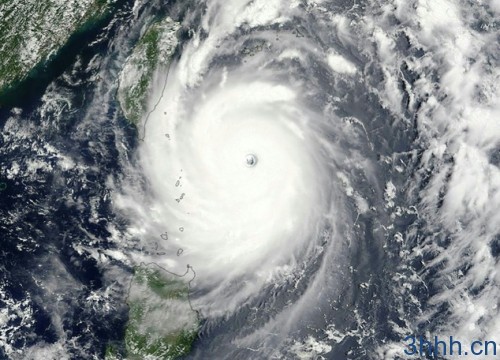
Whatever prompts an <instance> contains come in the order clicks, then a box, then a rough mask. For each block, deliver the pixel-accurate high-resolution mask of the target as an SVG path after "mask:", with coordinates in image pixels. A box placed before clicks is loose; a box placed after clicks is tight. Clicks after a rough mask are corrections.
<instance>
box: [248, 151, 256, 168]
mask: <svg viewBox="0 0 500 360" xmlns="http://www.w3.org/2000/svg"><path fill="white" fill-rule="evenodd" d="M245 161H246V164H247V166H248V167H254V166H255V165H256V164H257V156H255V155H254V154H248V155H247V156H245Z"/></svg>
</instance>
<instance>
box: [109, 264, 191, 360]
mask: <svg viewBox="0 0 500 360" xmlns="http://www.w3.org/2000/svg"><path fill="white" fill-rule="evenodd" d="M186 280H187V279H185V276H179V275H176V274H172V273H169V272H168V271H166V270H164V269H162V268H161V267H159V266H158V265H156V264H147V265H145V264H142V265H141V266H139V267H137V268H136V269H135V271H134V277H133V278H132V281H131V283H130V289H129V294H128V299H127V304H128V306H129V319H128V322H127V325H126V328H125V336H124V343H125V344H124V348H125V351H124V354H120V352H119V350H118V347H115V346H112V345H109V346H108V347H107V348H106V352H105V359H106V360H118V359H129V360H144V359H150V360H153V359H158V360H160V359H161V360H173V359H177V358H179V357H181V356H183V355H186V354H188V353H189V352H190V350H191V347H192V344H193V342H194V340H195V339H196V337H197V335H198V328H199V319H198V314H197V313H196V311H195V310H193V309H192V307H191V303H190V301H189V282H186Z"/></svg>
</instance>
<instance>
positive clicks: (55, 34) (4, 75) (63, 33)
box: [0, 0, 115, 94]
mask: <svg viewBox="0 0 500 360" xmlns="http://www.w3.org/2000/svg"><path fill="white" fill-rule="evenodd" d="M114 1H115V0H44V1H36V0H17V1H6V0H0V39H1V41H0V94H1V93H3V92H4V91H6V90H8V89H10V88H12V87H14V86H16V85H17V84H18V83H19V82H21V81H23V80H24V79H26V77H27V76H29V74H30V72H31V71H33V69H34V68H36V67H37V66H43V64H44V63H46V62H47V61H50V59H51V58H52V57H53V56H54V55H55V54H57V52H58V51H59V50H60V48H61V47H62V46H64V44H65V43H66V42H67V41H68V39H69V38H70V36H71V35H72V34H74V33H75V31H78V30H80V29H82V28H83V27H85V26H86V25H88V24H89V23H90V22H92V21H95V20H97V19H99V18H100V17H102V16H103V15H104V14H105V13H106V10H107V9H108V6H109V5H110V4H111V3H113V2H114Z"/></svg>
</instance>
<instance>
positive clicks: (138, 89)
mask: <svg viewBox="0 0 500 360" xmlns="http://www.w3.org/2000/svg"><path fill="white" fill-rule="evenodd" d="M179 29H180V23H178V22H175V21H173V20H172V19H171V18H169V17H166V18H164V19H163V20H161V21H157V22H155V23H153V24H152V25H151V26H150V27H149V28H148V29H147V30H146V32H145V33H144V34H143V35H142V37H141V38H140V40H139V41H138V43H137V45H136V46H135V48H134V49H133V51H132V53H131V54H130V56H129V57H128V59H127V61H126V63H125V66H124V67H123V70H122V72H121V74H120V85H119V89H118V100H119V102H120V106H121V108H122V111H123V113H124V115H125V117H126V118H127V119H128V120H129V121H130V122H132V123H134V124H137V123H138V122H139V120H140V119H141V117H142V116H143V115H144V113H145V111H146V108H147V99H148V97H149V95H150V92H151V88H152V80H153V76H154V73H155V71H156V70H158V69H159V68H162V69H164V70H165V71H168V65H169V64H170V61H171V58H172V55H173V54H174V52H175V48H176V47H177V43H178V40H177V31H178V30H179Z"/></svg>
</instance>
